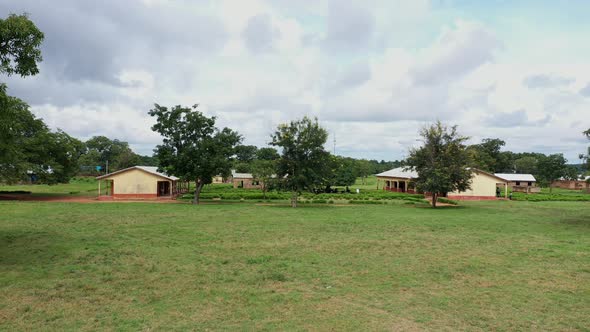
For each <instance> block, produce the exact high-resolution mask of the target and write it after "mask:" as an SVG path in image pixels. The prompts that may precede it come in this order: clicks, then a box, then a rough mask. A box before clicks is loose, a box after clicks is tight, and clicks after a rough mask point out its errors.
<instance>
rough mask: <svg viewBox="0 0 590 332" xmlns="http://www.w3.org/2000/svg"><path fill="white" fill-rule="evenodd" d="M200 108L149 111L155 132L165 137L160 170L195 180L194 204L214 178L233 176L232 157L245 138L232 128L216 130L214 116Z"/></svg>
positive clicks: (159, 155)
mask: <svg viewBox="0 0 590 332" xmlns="http://www.w3.org/2000/svg"><path fill="white" fill-rule="evenodd" d="M197 106H198V105H194V106H193V107H192V108H190V107H182V106H175V107H172V108H170V109H169V108H167V107H164V106H160V105H158V104H155V105H154V108H153V109H151V110H150V111H149V114H150V115H151V116H153V117H155V118H156V121H157V122H156V124H155V125H154V126H153V127H152V130H154V131H156V132H157V133H159V134H160V135H162V136H163V137H164V141H163V143H162V144H160V145H158V146H157V147H156V150H155V152H156V156H157V158H158V160H159V161H160V167H161V168H163V169H164V170H165V171H166V172H167V173H168V174H173V175H176V176H178V177H180V178H182V179H184V180H194V181H195V184H196V186H195V198H194V201H193V202H194V203H195V204H198V203H199V195H200V193H201V189H202V188H203V186H204V185H205V184H208V183H211V182H212V179H213V177H214V176H217V175H221V176H223V177H227V176H229V175H230V169H231V166H232V163H231V157H232V156H233V155H234V152H235V147H236V145H237V144H239V143H240V142H241V140H242V137H241V136H240V135H239V134H238V133H237V132H235V131H233V130H231V129H229V128H223V129H221V130H220V129H218V128H217V127H215V117H211V118H209V117H207V116H205V115H204V114H203V113H201V112H199V111H197V110H196V109H197Z"/></svg>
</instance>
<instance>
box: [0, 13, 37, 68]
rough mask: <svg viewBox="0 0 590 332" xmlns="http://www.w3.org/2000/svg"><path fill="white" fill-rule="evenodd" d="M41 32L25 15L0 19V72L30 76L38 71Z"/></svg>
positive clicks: (11, 15) (13, 15)
mask: <svg viewBox="0 0 590 332" xmlns="http://www.w3.org/2000/svg"><path fill="white" fill-rule="evenodd" d="M43 38H44V35H43V32H41V31H40V30H39V29H38V28H37V27H36V26H35V24H34V23H33V22H32V21H31V20H29V18H28V17H27V15H15V14H10V15H9V16H8V18H6V19H0V73H4V74H7V75H9V76H10V75H12V74H18V75H20V76H23V77H24V76H30V75H36V74H38V73H39V68H38V67H37V63H38V62H40V61H41V60H42V59H43V58H42V57H41V49H40V46H41V43H42V42H43Z"/></svg>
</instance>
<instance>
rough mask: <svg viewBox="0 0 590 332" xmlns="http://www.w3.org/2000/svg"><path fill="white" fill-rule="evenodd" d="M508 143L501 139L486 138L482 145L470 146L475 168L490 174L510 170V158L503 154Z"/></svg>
mask: <svg viewBox="0 0 590 332" xmlns="http://www.w3.org/2000/svg"><path fill="white" fill-rule="evenodd" d="M504 145H506V142H504V141H503V140H501V139H499V138H485V139H483V140H482V141H481V143H480V144H475V145H471V146H469V148H468V150H469V153H470V154H471V159H472V160H473V166H475V167H477V168H479V169H481V170H485V171H488V172H492V173H493V172H503V171H507V170H508V169H510V166H511V165H510V156H509V154H507V153H504V152H501V151H500V150H501V149H502V147H503V146H504Z"/></svg>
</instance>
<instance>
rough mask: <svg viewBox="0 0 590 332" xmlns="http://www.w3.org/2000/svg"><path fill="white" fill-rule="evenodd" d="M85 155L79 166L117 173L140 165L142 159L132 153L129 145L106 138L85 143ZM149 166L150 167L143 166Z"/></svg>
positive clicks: (96, 138) (91, 139)
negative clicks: (95, 167) (99, 167)
mask: <svg viewBox="0 0 590 332" xmlns="http://www.w3.org/2000/svg"><path fill="white" fill-rule="evenodd" d="M85 145H86V154H85V155H83V156H82V157H81V159H80V164H82V165H86V166H101V167H103V169H104V170H105V171H107V169H106V166H107V162H108V171H109V172H112V171H117V170H120V169H123V168H127V167H131V166H135V165H138V164H140V163H142V162H141V161H142V157H141V156H139V155H138V154H136V153H135V152H133V150H131V148H130V147H129V143H127V142H124V141H120V140H118V139H110V138H108V137H106V136H94V137H92V138H90V139H89V140H87V141H86V143H85ZM145 166H150V165H145Z"/></svg>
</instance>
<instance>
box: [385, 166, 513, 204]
mask: <svg viewBox="0 0 590 332" xmlns="http://www.w3.org/2000/svg"><path fill="white" fill-rule="evenodd" d="M417 177H418V173H416V172H415V171H413V170H411V169H405V168H404V167H398V168H394V169H392V170H389V171H386V172H383V173H379V174H377V189H379V186H380V185H381V183H382V185H381V186H382V188H383V190H387V191H394V192H403V193H410V194H412V193H416V186H415V184H414V181H413V180H414V179H415V178H417ZM497 186H502V187H503V189H504V190H503V194H504V196H505V197H506V196H507V195H508V187H507V182H506V180H504V179H502V178H500V177H498V176H496V175H494V174H491V173H488V172H484V171H481V170H478V169H473V178H472V179H471V189H469V190H466V191H462V192H450V193H443V196H446V197H448V198H451V199H457V200H488V199H496V198H497V195H496V193H497V190H496V188H497Z"/></svg>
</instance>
